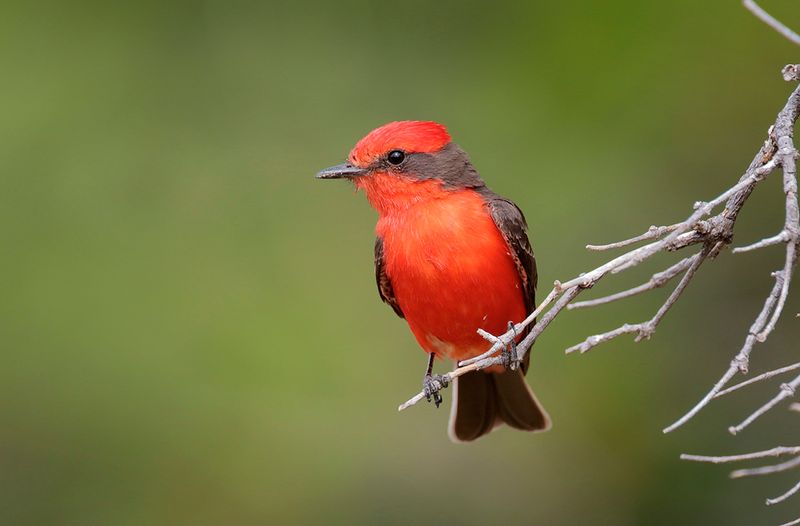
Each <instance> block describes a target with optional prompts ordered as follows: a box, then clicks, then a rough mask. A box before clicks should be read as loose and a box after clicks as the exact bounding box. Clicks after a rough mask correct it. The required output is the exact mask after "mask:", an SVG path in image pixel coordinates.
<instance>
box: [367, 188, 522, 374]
mask: <svg viewBox="0 0 800 526" xmlns="http://www.w3.org/2000/svg"><path fill="white" fill-rule="evenodd" d="M376 230H377V233H378V235H379V236H381V237H382V238H383V246H384V258H385V265H386V267H385V268H386V273H387V275H388V276H389V279H390V280H391V282H392V287H393V288H394V293H395V296H396V298H397V301H398V303H399V305H400V308H401V310H402V311H403V314H404V315H405V318H406V320H407V321H408V325H409V326H410V327H411V330H412V332H413V333H414V336H415V337H416V338H417V341H418V342H419V344H420V345H421V346H422V348H423V349H425V351H426V352H429V353H431V352H432V353H435V354H436V355H437V356H440V357H447V358H451V359H454V360H463V359H466V358H469V357H472V356H476V355H478V354H480V353H482V352H485V351H486V350H487V349H488V343H487V342H486V341H485V340H484V339H483V338H481V337H480V336H479V335H478V334H477V333H476V330H477V329H478V328H482V329H484V330H486V331H489V332H490V333H493V334H501V333H504V332H505V331H506V330H507V325H508V322H509V321H513V322H515V323H516V322H519V321H522V320H523V319H524V318H525V316H526V315H527V313H526V309H525V302H524V299H523V291H522V285H521V280H520V277H519V274H518V273H517V269H516V267H515V265H514V261H513V259H512V258H511V254H510V249H509V247H508V245H507V244H506V242H505V240H504V239H503V237H502V235H501V234H500V231H499V230H498V229H497V227H496V226H495V224H494V221H493V220H492V218H491V216H490V215H489V211H488V210H487V208H486V205H485V203H484V201H483V198H482V197H481V196H480V195H478V194H477V193H475V192H474V191H471V190H462V191H458V192H449V191H448V192H447V194H446V197H443V198H440V199H430V200H426V201H425V202H420V203H417V204H415V205H414V206H412V207H410V208H409V209H407V210H404V211H398V212H395V213H393V214H391V215H388V216H385V217H382V218H381V219H380V220H379V221H378V225H377V228H376Z"/></svg>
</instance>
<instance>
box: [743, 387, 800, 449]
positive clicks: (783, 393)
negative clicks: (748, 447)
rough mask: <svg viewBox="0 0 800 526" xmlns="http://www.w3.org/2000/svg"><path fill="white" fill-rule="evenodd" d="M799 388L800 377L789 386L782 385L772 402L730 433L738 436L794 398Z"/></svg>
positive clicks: (757, 410)
mask: <svg viewBox="0 0 800 526" xmlns="http://www.w3.org/2000/svg"><path fill="white" fill-rule="evenodd" d="M798 386H800V376H798V377H797V378H795V379H794V380H792V381H791V382H789V383H788V384H781V390H780V392H779V393H778V394H777V395H775V397H774V398H773V399H772V400H770V401H769V402H767V403H766V404H764V405H762V406H761V407H759V408H758V409H756V410H755V411H754V412H753V414H751V415H750V416H748V417H747V418H745V419H744V421H743V422H742V423H741V424H739V425H737V426H731V427H729V428H728V431H730V433H731V434H732V435H735V434H737V433H738V432H740V431H741V430H742V429H744V428H746V427H747V426H749V425H750V424H752V423H753V422H754V421H755V420H756V419H757V418H758V417H760V416H761V415H763V414H764V413H766V412H767V411H769V410H770V409H772V408H773V407H775V406H776V405H778V404H779V403H781V402H782V401H784V400H786V399H787V398H789V397H792V396H794V394H795V391H796V390H797V387H798Z"/></svg>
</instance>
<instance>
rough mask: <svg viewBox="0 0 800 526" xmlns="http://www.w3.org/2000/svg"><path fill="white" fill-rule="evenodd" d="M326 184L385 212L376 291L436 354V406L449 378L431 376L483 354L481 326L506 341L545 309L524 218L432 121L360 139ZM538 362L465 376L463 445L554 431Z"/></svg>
mask: <svg viewBox="0 0 800 526" xmlns="http://www.w3.org/2000/svg"><path fill="white" fill-rule="evenodd" d="M316 177H317V178H318V179H348V180H350V181H351V182H352V183H353V184H354V185H355V187H356V189H357V190H363V192H364V193H365V194H366V197H367V200H368V201H369V203H370V204H371V205H372V207H373V208H374V209H375V210H376V211H377V213H378V220H377V223H376V226H375V233H376V239H375V248H374V255H375V280H376V283H377V286H378V294H379V295H380V298H381V300H383V302H385V303H387V304H388V305H389V306H390V307H391V308H392V309H393V310H394V312H395V313H396V314H397V315H398V316H399V317H400V318H404V319H405V321H406V322H407V323H408V326H409V328H410V329H411V332H412V333H413V335H414V337H415V338H416V340H417V342H418V343H419V345H420V347H422V349H423V350H424V351H425V352H426V353H427V355H428V360H427V367H426V372H425V375H424V377H423V386H424V390H425V394H426V395H427V398H428V401H430V400H431V396H432V397H433V399H434V402H435V404H436V407H438V406H439V404H440V403H441V401H442V398H441V395H440V394H439V390H440V389H441V388H443V387H446V381H445V377H444V376H442V375H433V373H432V371H433V365H434V359H435V358H438V359H449V360H454V361H455V362H456V363H458V361H461V360H465V359H468V358H472V357H475V356H478V355H480V354H483V353H484V352H486V350H487V348H486V340H484V339H483V338H482V337H481V336H480V335H479V334H478V333H477V329H479V328H480V329H483V330H485V331H487V332H489V333H491V334H501V333H505V332H506V331H507V330H508V328H509V327H511V326H512V325H511V324H516V323H519V322H521V321H522V320H524V319H525V318H526V317H527V316H528V314H530V313H531V312H533V310H534V309H535V290H536V281H537V270H536V260H535V258H534V254H533V249H532V247H531V243H530V241H529V239H528V235H527V223H526V220H525V217H524V215H523V213H522V211H521V210H520V209H519V207H518V206H517V205H516V204H515V203H514V202H513V201H511V200H510V199H507V198H505V197H502V196H500V195H498V194H496V193H495V192H493V191H492V190H490V189H489V187H487V186H486V183H485V182H484V181H483V179H482V178H481V176H480V175H479V174H478V171H477V170H476V169H475V167H474V166H473V165H472V163H471V162H470V159H469V157H468V155H467V153H466V152H465V151H464V150H463V149H462V148H461V147H459V146H458V145H457V144H455V143H454V142H452V139H451V137H450V134H449V132H448V130H447V128H446V127H445V126H444V125H442V124H439V123H437V122H433V121H395V122H390V123H388V124H385V125H383V126H380V127H378V128H376V129H374V130H372V131H371V132H369V133H368V134H367V135H366V136H364V137H363V138H362V139H361V140H359V141H358V142H357V143H356V145H355V147H353V149H352V150H351V151H350V154H349V156H348V157H347V162H345V163H343V164H339V165H336V166H332V167H330V168H327V169H324V170H322V171H320V172H319V173H317V175H316ZM525 333H526V332H521V334H519V335H518V338H517V341H518V340H519V339H520V338H522V337H523V336H524V334H525ZM511 355H512V354H511V353H509V354H508V356H511ZM514 356H515V354H514ZM529 359H530V353H526V355H525V358H524V359H523V360H522V363H520V364H519V367H515V366H514V365H516V364H512V363H509V361H507V362H505V365H495V366H492V367H490V368H487V369H484V370H478V371H472V372H469V373H466V374H464V375H462V376H460V377H457V378H455V380H454V386H453V390H454V395H453V402H452V406H451V411H450V419H449V424H448V435H449V437H450V439H451V440H452V441H453V442H470V441H473V440H475V439H477V438H480V437H482V436H484V435H486V434H488V433H489V432H490V431H492V430H493V429H495V428H496V427H498V426H499V425H501V424H507V425H508V426H510V427H512V428H515V429H519V430H523V431H545V430H547V429H549V428H550V427H551V421H550V417H549V416H548V414H547V412H546V411H545V410H544V408H543V407H542V405H541V404H540V403H539V401H538V400H537V398H536V396H535V395H534V393H533V391H532V390H531V388H530V387H529V385H528V384H527V383H526V381H525V378H524V375H525V373H526V372H527V370H528V362H529Z"/></svg>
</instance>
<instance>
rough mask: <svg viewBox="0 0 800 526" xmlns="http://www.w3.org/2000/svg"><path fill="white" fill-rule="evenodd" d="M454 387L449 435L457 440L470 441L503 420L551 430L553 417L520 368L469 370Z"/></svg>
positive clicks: (522, 427)
mask: <svg viewBox="0 0 800 526" xmlns="http://www.w3.org/2000/svg"><path fill="white" fill-rule="evenodd" d="M453 387H454V389H453V392H454V395H453V406H452V409H451V412H450V427H449V434H450V439H451V440H453V441H454V442H470V441H472V440H475V439H477V438H480V437H481V436H483V435H485V434H487V433H489V432H490V431H491V430H492V429H494V428H495V427H496V426H498V425H500V424H502V423H506V424H508V425H509V426H511V427H513V428H515V429H520V430H523V431H546V430H548V429H550V426H551V423H550V417H549V416H548V415H547V412H546V411H545V410H544V409H543V408H542V406H541V404H539V401H538V400H537V399H536V396H535V395H534V394H533V391H531V388H530V387H529V386H528V384H527V383H526V382H525V377H524V376H523V374H522V371H520V370H516V371H505V372H502V373H485V372H483V371H475V372H471V373H467V374H465V375H463V376H460V377H459V378H456V381H455V385H454V386H453Z"/></svg>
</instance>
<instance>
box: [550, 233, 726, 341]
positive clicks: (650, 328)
mask: <svg viewBox="0 0 800 526" xmlns="http://www.w3.org/2000/svg"><path fill="white" fill-rule="evenodd" d="M710 251H711V247H710V246H708V245H706V246H705V247H704V248H703V250H702V251H701V252H698V253H697V254H695V255H694V256H691V257H690V258H688V259H689V260H690V262H691V263H690V264H689V268H688V269H687V270H686V273H685V274H684V275H683V278H681V281H680V282H679V283H678V286H677V287H675V290H673V291H672V294H670V295H669V297H668V298H667V300H666V301H665V302H664V304H663V305H661V307H660V308H659V309H658V311H657V312H656V314H655V316H653V317H652V318H651V319H650V320H648V321H646V322H642V323H637V324H634V325H629V324H627V323H626V324H624V325H622V326H621V327H618V328H616V329H614V330H612V331H608V332H605V333H602V334H595V335H594V336H589V337H588V338H586V339H585V340H584V341H583V342H581V343H579V344H577V345H573V346H572V347H570V348H569V349H567V350H566V353H567V354H570V353H572V352H575V351H580V352H581V354H583V353H585V352H586V351H588V350H590V349H592V348H593V347H595V346H597V345H599V344H600V343H603V342H607V341H609V340H613V339H614V338H616V337H617V336H621V335H623V334H633V333H637V334H636V339H635V341H637V342H639V341H642V340H643V339H646V338H650V336H652V335H653V333H654V332H656V327H658V324H659V323H660V322H661V319H662V318H663V317H664V315H665V314H666V313H667V311H669V309H670V308H672V306H673V305H674V304H675V302H676V301H678V298H679V297H680V295H681V294H682V293H683V291H684V290H685V289H686V286H687V285H688V284H689V282H690V281H691V280H692V278H693V277H694V274H695V272H697V269H698V268H700V265H702V264H703V262H704V261H705V260H706V257H707V256H708V253H709V252H710Z"/></svg>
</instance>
